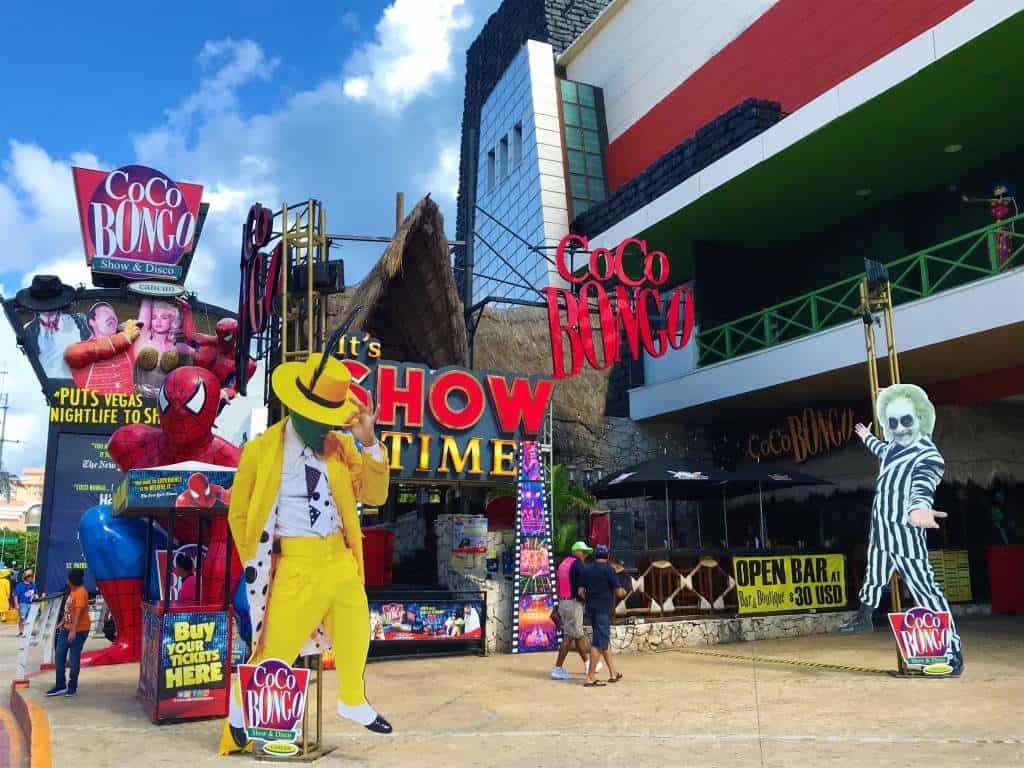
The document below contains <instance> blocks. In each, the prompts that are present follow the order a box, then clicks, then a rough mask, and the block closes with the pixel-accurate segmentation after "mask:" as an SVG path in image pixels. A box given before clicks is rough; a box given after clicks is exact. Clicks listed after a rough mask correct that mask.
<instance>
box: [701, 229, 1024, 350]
mask: <svg viewBox="0 0 1024 768" xmlns="http://www.w3.org/2000/svg"><path fill="white" fill-rule="evenodd" d="M1015 224H1016V225H1018V226H1019V225H1021V224H1024V214H1019V215H1017V216H1013V217H1012V218H1009V219H1005V220H1003V221H1002V222H1000V223H998V224H995V223H994V224H991V225H989V226H987V227H984V228H982V229H976V230H974V231H973V232H968V233H966V234H964V235H961V236H959V237H956V238H953V239H952V240H947V241H946V242H944V243H939V244H938V245H934V246H932V247H931V248H926V249H924V250H923V251H918V252H917V253H912V254H910V255H908V256H903V257H902V258H899V259H896V260H895V261H890V262H889V263H888V264H886V266H887V267H888V269H889V280H890V287H891V290H892V299H893V304H896V305H899V304H904V303H906V302H908V301H914V300H915V299H923V298H927V297H928V296H933V295H935V294H936V293H941V292H942V291H948V290H949V289H951V288H955V287H957V286H960V285H964V284H965V283H970V282H973V281H975V280H980V279H982V278H985V277H991V276H992V275H996V274H999V273H1000V272H1003V271H1005V270H1007V269H1010V268H1012V267H1013V266H1015V265H1017V264H1020V263H1021V262H1022V261H1024V258H1022V256H1021V254H1022V252H1024V232H1015V231H1014V229H1015ZM863 279H864V273H863V272H861V273H859V274H857V275H853V276H852V277H848V278H845V279H843V280H840V281H839V282H836V283H832V284H831V285H827V286H825V287H824V288H819V289H818V290H816V291H813V292H811V293H807V294H804V295H803V296H798V297H796V298H795V299H789V300H787V301H784V302H782V303H781V304H776V305H775V306H773V307H768V308H767V309H763V310H761V311H760V312H755V313H754V314H751V315H746V316H745V317H741V318H738V319H736V320H731V321H729V322H728V323H723V324H722V325H717V326H715V327H714V328H708V329H707V330H702V331H701V332H700V333H699V334H698V337H697V343H698V345H699V349H700V365H701V366H705V365H711V364H713V363H718V362H721V361H723V360H731V359H732V358H734V357H739V356H740V355H746V354H749V353H751V352H756V351H758V350H760V349H767V348H769V347H773V346H775V345H776V344H781V343H783V342H786V341H792V340H793V339H798V338H800V337H801V336H807V335H810V334H812V333H817V332H819V331H822V330H824V329H826V328H831V327H832V326H835V325H841V324H842V323H846V322H849V321H850V320H851V319H853V317H854V316H855V315H856V314H857V308H858V306H859V304H860V291H859V285H860V282H861V280H863Z"/></svg>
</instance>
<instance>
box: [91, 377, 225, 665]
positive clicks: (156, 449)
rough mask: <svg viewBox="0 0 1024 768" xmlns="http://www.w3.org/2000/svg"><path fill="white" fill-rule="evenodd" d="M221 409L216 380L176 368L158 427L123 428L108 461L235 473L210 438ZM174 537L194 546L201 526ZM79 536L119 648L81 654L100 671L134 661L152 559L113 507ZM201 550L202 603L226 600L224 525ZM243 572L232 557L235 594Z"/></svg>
mask: <svg viewBox="0 0 1024 768" xmlns="http://www.w3.org/2000/svg"><path fill="white" fill-rule="evenodd" d="M219 401H220V382H219V381H218V380H217V377H216V376H214V374H213V373H211V372H210V371H208V370H206V369H204V368H198V367H195V366H185V367H182V368H176V369H175V370H173V371H171V373H170V374H168V376H167V378H166V379H165V380H164V383H163V386H162V387H161V388H160V393H159V397H158V406H159V411H160V427H159V428H157V427H149V426H145V425H142V424H129V425H126V426H123V427H120V428H119V429H118V430H117V431H116V432H114V434H113V435H112V436H111V438H110V443H109V444H108V450H109V452H110V457H111V458H112V459H113V460H114V461H115V462H116V463H117V465H118V466H119V467H120V468H121V470H122V471H124V472H127V471H128V470H130V469H143V468H147V467H159V466H164V465H167V464H176V463H178V462H182V461H202V462H205V463H208V464H217V465H220V466H225V467H237V466H238V459H239V456H240V455H241V451H240V450H239V449H238V448H237V447H236V446H234V445H232V444H231V443H229V442H227V441H226V440H224V439H223V438H220V437H217V436H215V435H214V434H213V433H212V429H213V422H214V419H215V418H216V416H217V410H218V404H219ZM200 477H202V476H201V475H200ZM203 479H204V480H205V477H204V478H203ZM190 487H191V484H190ZM200 490H202V489H200ZM174 535H175V537H176V538H177V539H179V540H183V541H186V542H195V541H197V540H198V524H197V523H196V522H195V521H179V523H177V524H176V525H175V530H174ZM79 536H80V538H81V543H82V550H83V552H84V553H85V558H86V560H87V561H88V563H89V567H90V568H92V569H93V572H94V573H95V575H96V585H97V586H98V587H99V590H100V593H101V594H102V595H103V599H104V600H105V601H106V603H107V606H108V607H109V608H110V613H111V615H112V616H113V618H114V624H115V626H116V627H117V640H116V642H115V643H113V644H112V645H111V646H110V647H108V648H104V649H102V650H99V651H94V652H91V653H86V654H83V655H82V664H83V665H86V666H99V665H103V664H122V663H125V662H134V661H138V660H139V657H140V653H141V634H142V579H143V574H144V573H145V564H146V557H150V556H151V555H150V554H149V553H147V552H146V544H145V542H146V523H144V522H143V521H142V520H132V519H125V518H118V517H114V516H113V513H112V510H111V507H110V506H109V505H106V504H103V505H99V506H96V507H92V508H91V509H89V510H87V511H86V513H85V515H83V517H82V522H81V524H80V526H79ZM203 543H204V544H207V554H206V557H204V558H203V569H202V570H203V573H202V595H201V598H200V599H201V600H202V602H204V603H205V602H217V601H219V599H220V596H221V595H223V594H224V578H225V571H226V568H225V560H226V557H225V555H226V552H227V522H226V520H217V521H214V522H213V523H212V524H211V525H210V528H209V536H208V541H207V542H203ZM240 572H241V565H240V563H239V561H238V557H237V555H236V554H234V553H233V554H232V564H231V587H232V589H234V587H235V586H236V585H237V583H238V577H239V574H240ZM150 590H152V586H151V587H150ZM154 597H155V595H154Z"/></svg>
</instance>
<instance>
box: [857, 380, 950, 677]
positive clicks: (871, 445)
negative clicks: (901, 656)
mask: <svg viewBox="0 0 1024 768" xmlns="http://www.w3.org/2000/svg"><path fill="white" fill-rule="evenodd" d="M875 415H876V418H878V419H879V420H881V422H882V428H883V432H884V434H885V441H884V442H883V441H882V440H879V439H878V438H876V437H875V436H874V435H872V434H871V430H870V429H869V428H868V427H865V426H864V425H863V424H858V425H857V427H856V429H857V435H858V436H859V437H860V439H861V440H863V441H864V445H865V447H866V448H867V449H868V450H869V451H871V452H872V453H873V454H875V456H877V457H878V458H879V460H880V461H881V467H880V469H879V472H878V479H877V480H876V482H875V499H874V502H873V503H872V506H871V534H870V536H871V538H870V540H869V542H868V567H867V573H866V575H865V576H864V585H863V586H862V587H861V590H860V602H861V605H860V610H859V611H858V612H857V615H856V616H855V617H853V618H852V619H850V620H849V621H847V622H845V623H844V624H842V625H841V626H840V627H839V631H840V632H868V631H870V630H871V629H872V624H871V614H872V612H873V611H874V610H875V608H877V607H878V604H879V602H880V601H881V598H882V590H883V589H884V588H885V586H886V585H887V584H888V583H889V577H890V576H891V575H892V573H893V571H895V572H897V573H898V574H899V575H900V576H901V577H902V578H903V580H904V582H906V585H907V588H908V589H909V590H910V593H911V595H913V598H914V600H915V601H916V602H917V604H918V605H919V606H922V607H924V608H928V609H929V610H932V611H949V603H948V602H946V598H945V596H944V595H943V594H942V589H941V587H939V585H938V584H937V583H936V582H935V574H934V572H933V571H932V566H931V563H930V562H929V560H928V542H927V540H926V531H927V529H929V528H938V527H939V524H938V522H937V521H938V520H939V519H941V518H944V517H946V513H945V512H939V511H937V510H934V509H932V504H933V502H934V496H935V489H936V488H937V487H938V485H939V482H940V481H941V480H942V473H943V471H944V469H945V462H944V461H943V459H942V456H941V454H940V453H939V451H938V449H937V448H936V447H935V443H933V442H932V430H933V429H934V427H935V407H934V406H933V405H932V403H931V401H930V400H929V399H928V395H927V394H926V393H925V391H924V390H923V389H921V388H920V387H918V386H914V385H913V384H894V385H892V386H890V387H886V388H885V389H883V390H882V391H881V392H880V393H879V395H878V401H877V403H876V404H875ZM950 635H951V637H950V659H949V663H950V665H951V666H952V667H953V674H954V675H959V674H960V673H961V672H962V671H963V666H964V663H963V656H962V654H961V652H960V636H959V635H958V634H957V631H956V626H955V625H954V624H953V623H952V619H951V620H950Z"/></svg>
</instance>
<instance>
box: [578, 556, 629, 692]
mask: <svg viewBox="0 0 1024 768" xmlns="http://www.w3.org/2000/svg"><path fill="white" fill-rule="evenodd" d="M609 556H610V553H609V551H608V547H606V546H604V545H603V544H598V545H597V546H596V547H594V562H592V563H591V564H590V565H588V566H587V569H586V572H585V573H584V578H583V585H584V594H585V599H584V604H583V608H584V611H585V612H586V615H587V620H588V621H589V622H590V628H591V630H592V631H593V635H594V639H593V642H592V643H591V644H590V667H589V669H588V671H587V682H586V683H584V685H585V686H586V687H587V688H596V687H600V686H603V685H604V683H603V682H602V681H600V680H598V679H597V669H598V668H597V663H598V660H599V659H600V658H601V657H604V661H605V664H607V665H608V682H609V683H617V682H619V680H621V679H622V673H621V672H619V671H618V669H616V667H615V663H614V662H613V661H612V654H611V650H610V645H611V634H612V608H614V606H615V598H616V597H619V598H622V597H625V596H626V590H624V589H623V588H622V585H620V584H619V575H618V574H617V573H616V572H615V569H614V568H612V567H611V565H609V563H608V558H609Z"/></svg>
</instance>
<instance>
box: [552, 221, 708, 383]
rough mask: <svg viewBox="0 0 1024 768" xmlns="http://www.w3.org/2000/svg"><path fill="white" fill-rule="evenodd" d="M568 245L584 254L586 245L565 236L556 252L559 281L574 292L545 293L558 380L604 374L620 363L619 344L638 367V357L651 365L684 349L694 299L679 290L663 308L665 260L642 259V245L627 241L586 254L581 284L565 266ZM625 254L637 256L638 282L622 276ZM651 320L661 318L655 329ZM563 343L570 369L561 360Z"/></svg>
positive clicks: (652, 254) (651, 255)
mask: <svg viewBox="0 0 1024 768" xmlns="http://www.w3.org/2000/svg"><path fill="white" fill-rule="evenodd" d="M573 245H578V246H580V247H581V248H582V249H583V250H587V249H588V248H589V241H588V240H587V238H586V237H583V236H581V235H575V234H570V235H566V236H565V237H563V238H562V240H561V241H560V242H559V243H558V249H557V250H556V252H555V262H556V266H557V268H558V274H559V275H560V276H561V277H562V279H563V280H565V281H566V282H568V283H570V284H571V286H572V287H571V288H559V287H548V288H545V289H544V294H545V297H546V298H547V305H548V327H549V329H550V332H551V364H552V367H553V370H554V376H555V378H556V379H565V378H569V377H571V376H575V375H576V374H578V373H579V372H580V371H581V370H583V363H584V362H586V363H587V364H588V365H590V367H591V368H594V369H595V370H598V371H602V370H605V369H606V368H610V367H611V366H612V365H614V364H615V363H617V362H618V361H619V360H621V359H622V355H623V349H622V346H623V345H622V343H621V339H622V337H623V336H625V339H626V344H627V345H628V347H629V354H630V356H631V357H632V359H633V360H639V359H640V355H641V354H642V353H644V352H646V353H647V354H648V355H649V356H651V357H654V358H658V357H663V356H664V355H665V354H667V353H668V351H669V350H670V349H677V350H678V349H682V348H683V347H685V346H686V345H687V344H688V343H689V341H690V336H691V335H692V334H693V324H694V302H693V292H692V291H691V289H690V287H689V286H687V285H681V286H677V287H676V288H675V289H674V290H673V291H672V294H671V296H670V297H669V299H668V302H667V304H666V305H664V306H663V304H662V295H661V291H660V290H659V288H660V287H661V286H664V285H665V284H667V283H668V279H669V275H670V268H669V261H668V256H666V255H665V253H664V252H662V251H648V250H647V242H646V241H644V240H638V239H636V238H634V237H627V238H626V239H625V240H623V241H622V242H621V243H619V244H618V246H616V248H615V249H614V250H610V249H608V248H595V249H594V250H593V251H590V257H589V260H588V263H587V270H586V274H584V275H582V276H581V275H576V274H574V273H573V272H572V271H571V270H570V269H569V267H568V266H567V265H566V249H567V248H571V247H572V246H573ZM630 246H635V247H636V248H637V249H639V253H640V256H641V257H642V259H643V274H642V275H640V276H639V277H634V276H632V275H630V274H629V272H628V270H627V264H626V257H627V249H628V248H629V247H630ZM613 283H614V284H613ZM595 309H596V312H597V320H596V321H597V330H598V331H599V332H600V337H601V351H600V352H599V351H598V348H597V345H596V344H595V342H594V330H595V329H594V318H593V317H592V316H591V315H592V312H593V311H594V310H595ZM656 317H657V318H660V317H664V318H665V321H664V323H658V325H660V326H661V327H660V328H657V329H655V327H654V326H655V323H654V322H652V321H653V320H654V319H655V318H656ZM566 343H567V344H568V348H569V349H568V352H569V361H570V363H569V367H568V369H567V368H566V367H565V358H564V354H565V346H566ZM602 358H603V359H602Z"/></svg>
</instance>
